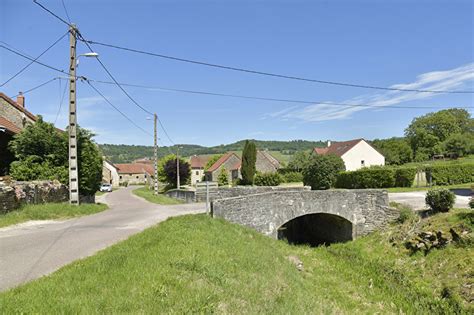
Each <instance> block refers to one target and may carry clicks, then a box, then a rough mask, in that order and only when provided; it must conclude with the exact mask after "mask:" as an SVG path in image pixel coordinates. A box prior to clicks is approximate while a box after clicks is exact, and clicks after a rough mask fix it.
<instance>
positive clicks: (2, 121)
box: [0, 117, 21, 134]
mask: <svg viewBox="0 0 474 315" xmlns="http://www.w3.org/2000/svg"><path fill="white" fill-rule="evenodd" d="M0 127H4V128H6V129H7V131H9V132H10V133H13V134H17V133H20V131H21V129H20V128H18V127H17V126H16V125H15V124H14V123H12V122H11V121H9V120H8V119H6V118H5V117H0Z"/></svg>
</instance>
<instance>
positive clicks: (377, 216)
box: [211, 189, 399, 239]
mask: <svg viewBox="0 0 474 315" xmlns="http://www.w3.org/2000/svg"><path fill="white" fill-rule="evenodd" d="M211 211H212V215H213V216H214V217H221V218H224V219H226V220H227V221H230V222H233V223H237V224H241V225H245V226H247V227H250V228H253V229H255V230H257V231H259V232H261V233H263V234H265V235H268V236H272V237H274V238H276V237H277V235H278V229H279V228H280V227H281V226H282V225H283V224H285V223H287V222H289V221H291V220H293V219H294V218H297V217H300V216H303V215H306V214H316V213H328V214H332V215H336V216H338V217H341V218H344V219H346V220H347V221H349V222H350V223H351V224H352V225H353V229H352V231H353V232H352V233H353V239H355V238H357V237H358V236H361V235H365V234H368V233H370V232H372V231H373V230H375V229H377V228H380V227H382V226H384V225H385V224H387V223H388V222H390V221H392V220H394V219H396V218H397V217H398V215H399V212H398V210H396V209H393V208H390V207H389V204H388V194H387V192H386V191H384V190H377V189H361V190H325V191H321V190H319V191H308V190H301V191H273V192H266V193H259V194H250V195H246V196H240V197H231V198H225V199H215V200H214V201H213V202H212V210H211Z"/></svg>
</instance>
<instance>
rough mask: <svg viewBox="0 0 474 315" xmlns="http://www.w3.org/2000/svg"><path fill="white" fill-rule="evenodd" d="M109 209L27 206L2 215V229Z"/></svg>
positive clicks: (51, 205)
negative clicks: (35, 221) (33, 221)
mask: <svg viewBox="0 0 474 315" xmlns="http://www.w3.org/2000/svg"><path fill="white" fill-rule="evenodd" d="M105 209H107V206H106V205H104V204H81V205H79V206H73V205H70V204H69V203H45V204H39V205H25V206H23V207H21V208H20V209H18V210H15V211H11V212H8V213H6V214H1V215H0V227H4V226H8V225H13V224H18V223H22V222H25V221H29V220H59V219H67V218H73V217H79V216H83V215H89V214H94V213H97V212H101V211H104V210H105Z"/></svg>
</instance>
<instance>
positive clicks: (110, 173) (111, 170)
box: [102, 157, 120, 188]
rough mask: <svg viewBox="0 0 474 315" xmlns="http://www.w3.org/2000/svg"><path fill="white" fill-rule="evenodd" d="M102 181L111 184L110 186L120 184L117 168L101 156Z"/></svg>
mask: <svg viewBox="0 0 474 315" xmlns="http://www.w3.org/2000/svg"><path fill="white" fill-rule="evenodd" d="M102 183H103V184H111V185H112V187H114V188H115V187H118V186H119V185H120V176H119V173H118V168H117V167H116V166H115V165H114V164H112V162H110V161H108V160H107V159H106V158H105V157H104V158H103V165H102Z"/></svg>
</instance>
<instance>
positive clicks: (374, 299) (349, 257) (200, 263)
mask: <svg viewBox="0 0 474 315" xmlns="http://www.w3.org/2000/svg"><path fill="white" fill-rule="evenodd" d="M473 223H474V218H473V213H472V211H470V210H467V209H466V210H454V211H452V212H450V213H444V214H437V215H434V216H432V217H428V218H425V219H422V220H421V221H419V220H407V221H406V222H405V223H404V224H396V225H394V226H391V227H388V228H386V229H385V230H384V231H382V232H380V233H374V234H372V235H370V236H367V237H364V238H360V239H358V240H356V241H353V242H348V243H345V244H336V245H332V246H329V247H317V248H311V247H306V246H290V245H288V244H287V243H285V242H283V241H276V240H273V239H271V238H268V237H265V236H263V235H260V234H258V233H256V232H254V231H253V230H250V229H247V228H244V227H241V226H238V225H234V224H230V223H227V222H225V221H223V220H219V219H212V218H210V217H208V216H205V215H188V216H183V217H177V218H172V219H169V220H167V221H166V222H163V223H161V224H160V225H158V226H155V227H152V228H149V229H147V230H145V231H144V232H143V233H140V234H138V235H135V236H133V237H131V238H130V239H128V240H126V241H123V242H121V243H119V244H117V245H114V246H112V247H110V248H108V249H105V250H103V251H101V252H99V253H98V254H97V255H94V256H92V257H89V258H85V259H83V260H80V261H77V262H75V263H72V264H70V265H68V266H66V267H64V268H62V269H60V270H59V271H58V272H55V273H54V274H52V275H50V276H46V277H43V278H40V279H38V280H36V281H33V282H31V283H28V284H26V285H23V286H20V287H18V288H16V289H13V290H10V291H7V292H4V293H0V313H5V314H10V313H32V314H35V313H40V314H41V313H71V314H77V313H84V314H93V313H108V314H112V313H153V314H163V313H166V314H169V313H224V314H315V313H316V314H359V313H364V314H468V313H471V314H472V311H473V310H474V308H473V283H474V279H473V275H474V270H473V268H474V267H473V266H474V261H473V259H474V252H473V248H474V247H473V242H472V238H470V237H471V236H472V229H473V228H474V226H473ZM450 228H454V229H458V230H459V229H461V230H462V231H470V232H468V233H469V234H467V236H466V238H465V240H466V241H464V242H458V243H452V244H449V245H448V246H447V247H445V248H442V249H433V250H431V251H430V252H429V253H428V254H426V255H424V254H422V253H417V254H413V255H410V253H409V251H408V250H407V249H405V247H404V242H403V240H404V239H405V238H406V237H412V236H413V235H412V234H413V231H414V230H423V231H431V230H442V231H444V232H443V233H446V231H447V230H449V229H450ZM469 239H471V241H468V240H469ZM66 301H67V302H66Z"/></svg>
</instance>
